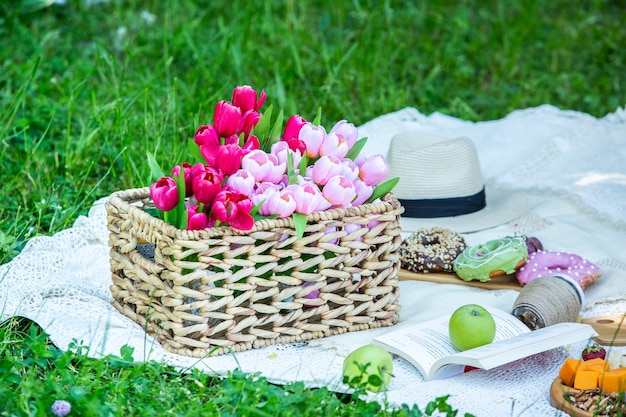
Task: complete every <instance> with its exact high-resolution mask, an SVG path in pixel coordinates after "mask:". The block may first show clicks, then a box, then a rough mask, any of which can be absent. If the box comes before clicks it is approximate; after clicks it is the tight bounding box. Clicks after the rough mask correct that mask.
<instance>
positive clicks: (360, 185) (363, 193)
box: [352, 178, 374, 206]
mask: <svg viewBox="0 0 626 417" xmlns="http://www.w3.org/2000/svg"><path fill="white" fill-rule="evenodd" d="M353 184H354V190H355V192H356V196H357V197H356V199H355V200H354V201H353V202H352V205H353V206H360V205H361V204H363V203H365V202H366V201H367V200H368V199H369V198H370V197H371V196H372V193H373V192H374V187H372V186H371V185H367V184H366V183H364V182H363V181H361V180H360V179H358V178H357V179H356V180H355V181H354V182H353Z"/></svg>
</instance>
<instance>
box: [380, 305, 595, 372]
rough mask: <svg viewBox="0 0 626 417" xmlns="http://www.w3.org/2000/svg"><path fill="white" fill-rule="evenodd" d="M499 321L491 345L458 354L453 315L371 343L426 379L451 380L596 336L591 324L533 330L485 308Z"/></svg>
mask: <svg viewBox="0 0 626 417" xmlns="http://www.w3.org/2000/svg"><path fill="white" fill-rule="evenodd" d="M485 308H486V309H487V310H489V312H490V313H491V315H492V316H493V319H494V321H495V322H496V336H495V338H494V341H493V342H492V343H490V344H488V345H484V346H480V347H477V348H474V349H469V350H466V351H463V352H459V351H458V350H457V349H456V348H455V347H454V346H453V345H452V343H451V342H450V337H449V336H448V322H449V320H450V316H451V315H452V314H450V315H448V316H444V317H440V318H437V319H434V320H430V321H426V322H424V323H419V324H413V325H405V326H402V325H399V326H401V327H398V328H396V329H395V330H392V331H390V332H387V333H385V334H383V335H381V336H378V337H376V338H374V340H373V341H372V344H375V345H379V346H382V347H383V348H385V349H386V350H387V351H389V352H391V353H395V354H396V355H399V356H401V357H403V358H405V359H406V360H408V361H409V362H411V363H412V364H413V365H414V366H415V367H416V368H417V369H418V370H419V371H420V372H421V373H422V375H424V378H425V379H426V380H431V379H444V378H449V377H452V376H455V375H458V374H461V373H463V372H464V370H465V367H466V366H470V367H474V368H480V369H492V368H495V367H497V366H500V365H504V364H506V363H509V362H513V361H515V360H517V359H522V358H525V357H527V356H530V355H534V354H536V353H540V352H544V351H546V350H550V349H554V348H557V347H560V346H564V345H567V344H569V343H574V342H578V341H580V340H584V339H590V338H592V337H594V336H597V333H596V332H595V331H594V329H593V328H592V327H591V326H590V325H588V324H579V323H559V324H555V325H552V326H548V327H545V328H543V329H538V330H534V331H531V330H530V329H529V328H528V327H526V325H524V323H522V322H521V321H520V320H518V319H517V318H516V317H515V316H513V315H512V314H509V313H507V312H505V311H502V310H499V309H495V308H492V307H485Z"/></svg>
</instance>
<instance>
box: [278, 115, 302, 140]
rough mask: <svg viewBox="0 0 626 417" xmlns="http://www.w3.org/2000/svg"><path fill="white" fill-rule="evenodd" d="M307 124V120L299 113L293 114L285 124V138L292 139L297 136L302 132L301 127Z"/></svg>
mask: <svg viewBox="0 0 626 417" xmlns="http://www.w3.org/2000/svg"><path fill="white" fill-rule="evenodd" d="M305 124H307V121H306V120H304V119H303V118H302V117H300V116H299V115H297V114H295V115H293V116H291V117H290V118H289V119H288V120H287V124H286V125H285V130H284V132H283V140H286V141H290V140H291V139H293V138H297V137H298V135H299V133H300V129H302V126H304V125H305Z"/></svg>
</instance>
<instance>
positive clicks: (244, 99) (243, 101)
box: [231, 85, 266, 113]
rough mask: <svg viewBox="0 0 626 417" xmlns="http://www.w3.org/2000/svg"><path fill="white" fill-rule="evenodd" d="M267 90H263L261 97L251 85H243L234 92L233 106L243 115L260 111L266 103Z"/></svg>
mask: <svg viewBox="0 0 626 417" xmlns="http://www.w3.org/2000/svg"><path fill="white" fill-rule="evenodd" d="M265 98H266V96H265V90H261V94H260V96H259V95H257V92H256V91H255V90H254V89H253V88H252V87H250V86H249V85H241V86H239V87H235V89H234V90H233V98H232V100H231V101H232V103H233V105H235V106H237V107H239V108H240V109H241V112H242V113H245V112H247V111H248V110H253V111H259V109H260V108H261V106H263V103H265Z"/></svg>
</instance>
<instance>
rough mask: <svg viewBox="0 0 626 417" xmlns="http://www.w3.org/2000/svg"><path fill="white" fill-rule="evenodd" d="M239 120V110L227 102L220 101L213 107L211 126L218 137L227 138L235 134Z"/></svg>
mask: <svg viewBox="0 0 626 417" xmlns="http://www.w3.org/2000/svg"><path fill="white" fill-rule="evenodd" d="M240 120H241V109H240V108H239V107H237V106H233V105H232V104H230V103H229V102H227V101H220V102H218V103H217V104H216V105H215V112H214V113H213V126H214V127H215V130H216V131H217V134H218V136H220V137H228V136H232V135H234V134H235V133H237V129H238V128H239V122H240Z"/></svg>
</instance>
